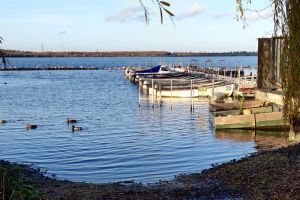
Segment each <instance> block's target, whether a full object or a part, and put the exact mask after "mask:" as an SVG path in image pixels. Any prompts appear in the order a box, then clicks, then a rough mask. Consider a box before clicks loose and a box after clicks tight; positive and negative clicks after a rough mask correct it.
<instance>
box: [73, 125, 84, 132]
mask: <svg viewBox="0 0 300 200" xmlns="http://www.w3.org/2000/svg"><path fill="white" fill-rule="evenodd" d="M72 131H73V132H74V131H82V127H80V126H72Z"/></svg>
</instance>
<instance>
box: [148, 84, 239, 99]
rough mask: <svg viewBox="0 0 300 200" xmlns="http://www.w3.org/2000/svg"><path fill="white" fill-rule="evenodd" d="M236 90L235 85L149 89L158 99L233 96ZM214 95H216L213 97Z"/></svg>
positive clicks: (150, 93)
mask: <svg viewBox="0 0 300 200" xmlns="http://www.w3.org/2000/svg"><path fill="white" fill-rule="evenodd" d="M233 90H234V84H229V85H221V86H216V87H215V88H212V87H202V86H199V87H197V88H193V89H176V88H175V89H172V90H163V89H162V90H160V89H159V88H157V89H155V88H154V89H152V88H149V95H155V96H157V97H175V98H176V97H177V98H195V97H213V96H214V97H216V96H231V95H232V93H233ZM213 94H214V95H213Z"/></svg>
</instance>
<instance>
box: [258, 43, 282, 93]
mask: <svg viewBox="0 0 300 200" xmlns="http://www.w3.org/2000/svg"><path fill="white" fill-rule="evenodd" d="M282 41H283V39H282V38H281V37H272V38H259V39H258V69H257V87H258V88H259V89H278V88H279V87H280V82H281V80H280V55H281V52H282Z"/></svg>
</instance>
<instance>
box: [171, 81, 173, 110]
mask: <svg viewBox="0 0 300 200" xmlns="http://www.w3.org/2000/svg"><path fill="white" fill-rule="evenodd" d="M172 107H173V80H171V110H172Z"/></svg>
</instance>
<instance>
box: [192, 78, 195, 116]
mask: <svg viewBox="0 0 300 200" xmlns="http://www.w3.org/2000/svg"><path fill="white" fill-rule="evenodd" d="M194 96H195V93H194V80H192V105H193V113H194V109H195V107H194V104H195V102H194Z"/></svg>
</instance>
